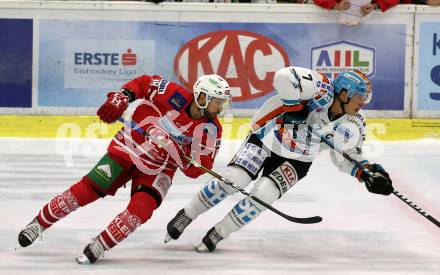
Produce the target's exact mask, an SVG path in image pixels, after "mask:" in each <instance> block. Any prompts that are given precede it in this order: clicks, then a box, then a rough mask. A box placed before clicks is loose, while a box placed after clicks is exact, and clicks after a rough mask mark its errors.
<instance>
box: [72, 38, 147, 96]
mask: <svg viewBox="0 0 440 275" xmlns="http://www.w3.org/2000/svg"><path fill="white" fill-rule="evenodd" d="M152 57H154V42H153V41H139V40H132V41H127V40H123V41H121V40H74V39H68V40H66V41H65V53H64V59H65V63H64V64H65V66H64V86H65V88H96V87H99V88H114V87H120V86H121V84H122V83H123V82H126V81H128V80H130V79H133V78H134V77H136V76H138V75H141V74H144V73H145V70H146V68H151V67H152V66H153V61H152V60H154V58H152Z"/></svg>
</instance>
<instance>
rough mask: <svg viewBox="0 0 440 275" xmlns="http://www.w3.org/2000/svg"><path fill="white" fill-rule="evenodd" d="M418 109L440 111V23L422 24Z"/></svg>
mask: <svg viewBox="0 0 440 275" xmlns="http://www.w3.org/2000/svg"><path fill="white" fill-rule="evenodd" d="M417 66H418V71H419V73H418V83H417V84H418V89H417V109H418V110H424V111H432V110H437V111H440V22H422V23H420V46H419V64H417Z"/></svg>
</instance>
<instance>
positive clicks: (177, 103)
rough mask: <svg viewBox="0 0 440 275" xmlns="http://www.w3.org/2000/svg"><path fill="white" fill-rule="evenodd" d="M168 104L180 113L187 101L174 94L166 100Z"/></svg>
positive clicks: (178, 94)
mask: <svg viewBox="0 0 440 275" xmlns="http://www.w3.org/2000/svg"><path fill="white" fill-rule="evenodd" d="M168 103H169V104H170V105H171V106H172V107H173V108H174V110H176V111H180V110H181V109H182V107H183V106H185V105H186V103H187V100H186V99H185V98H184V97H183V95H181V94H180V93H178V92H176V93H174V95H172V96H171V97H170V98H169V99H168Z"/></svg>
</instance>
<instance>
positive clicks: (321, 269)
mask: <svg viewBox="0 0 440 275" xmlns="http://www.w3.org/2000/svg"><path fill="white" fill-rule="evenodd" d="M107 143H108V140H68V141H62V140H56V141H55V140H53V139H1V141H0V216H1V222H0V274H13V275H14V274H15V275H20V274H57V275H64V274H118V275H120V274H130V275H133V274H160V275H165V274H437V275H438V274H440V229H439V228H437V227H435V226H434V225H433V224H431V223H430V222H429V221H427V220H426V219H425V218H424V217H422V216H421V215H419V214H418V213H416V212H415V211H414V210H412V209H411V208H409V207H408V206H407V205H406V204H404V203H402V202H401V201H399V200H398V199H397V198H396V197H394V196H389V197H384V196H379V195H373V194H371V193H368V192H367V190H366V189H365V187H364V186H363V184H359V183H357V181H355V180H354V179H353V178H351V177H350V176H348V175H345V174H342V173H341V172H339V171H338V170H337V169H336V167H334V166H333V164H332V163H331V161H330V158H329V154H328V152H324V153H323V154H321V155H320V157H319V158H317V159H316V161H315V162H314V164H313V165H312V167H311V170H310V172H309V174H308V176H307V177H306V178H305V179H303V180H302V181H300V182H299V183H298V184H297V185H295V186H294V187H293V188H292V189H291V190H290V191H289V192H288V193H287V194H286V195H285V196H284V197H283V198H281V199H280V200H279V201H278V202H276V203H275V204H274V206H275V207H277V208H279V209H280V210H282V211H284V212H286V213H289V214H292V215H294V216H300V217H306V216H314V215H320V216H322V217H323V218H324V220H323V222H321V223H319V224H315V225H302V224H295V223H291V222H288V221H286V220H284V219H283V218H281V217H279V216H277V215H275V214H273V213H271V212H269V211H266V212H265V213H263V214H262V215H261V216H260V217H258V218H257V219H256V220H255V221H254V222H253V223H252V224H250V225H249V226H248V227H245V228H244V229H243V230H241V231H239V232H237V233H235V234H232V235H231V236H230V238H229V239H226V240H224V241H222V242H221V243H220V244H219V245H218V247H217V250H216V251H215V252H214V253H211V254H198V253H196V252H195V251H194V246H195V245H196V244H198V243H199V242H200V240H201V238H202V237H203V236H204V235H205V233H206V231H207V230H209V229H210V228H211V227H212V226H213V225H214V224H215V223H216V222H218V221H219V220H221V219H222V218H223V216H224V215H225V214H226V213H227V212H228V211H229V209H230V208H231V207H232V206H233V205H234V204H235V203H236V202H237V201H238V200H239V199H240V198H241V196H240V195H234V196H231V197H230V198H228V199H227V200H226V201H224V202H223V203H222V205H219V206H217V207H216V208H214V209H211V211H209V212H207V213H205V214H204V215H202V216H200V217H199V218H198V219H197V220H195V221H194V222H193V223H192V224H191V225H190V226H189V228H188V229H187V231H185V233H184V234H183V235H182V236H181V238H180V239H179V240H178V241H174V242H170V243H168V244H164V243H163V239H164V236H165V228H166V224H167V223H168V221H169V220H170V219H171V218H172V217H174V215H175V213H176V212H177V211H178V210H179V209H181V208H182V207H183V206H184V205H185V204H186V203H187V202H188V201H189V200H190V198H191V197H192V196H193V195H194V194H195V193H196V192H197V191H198V190H199V189H200V188H201V186H202V184H203V182H204V181H205V180H206V179H208V177H207V176H203V177H201V178H199V179H197V180H192V179H188V178H185V177H184V176H183V175H182V174H181V173H178V174H177V176H176V177H175V180H174V184H173V186H172V187H171V189H170V191H169V193H168V195H167V197H166V198H165V200H164V202H163V203H162V206H161V207H160V208H159V209H158V210H156V211H155V212H154V214H153V217H152V218H151V220H149V221H148V222H147V223H146V224H144V225H142V226H141V227H139V228H138V229H137V231H136V232H134V234H132V235H131V236H129V237H128V238H127V239H126V240H124V241H123V242H122V243H121V244H119V245H118V246H116V247H115V248H114V249H113V250H111V251H109V252H106V254H105V257H104V258H103V259H102V260H100V261H99V262H97V263H96V264H95V265H78V264H77V263H76V262H75V260H74V258H75V256H77V255H79V254H80V253H81V251H82V250H83V248H84V246H85V245H86V244H87V243H88V242H89V241H90V238H92V237H94V236H96V235H97V234H99V233H100V232H101V231H102V230H103V229H104V228H105V227H106V226H107V225H108V223H109V222H110V221H111V220H112V219H113V218H114V217H115V215H116V214H118V213H120V212H121V211H122V210H124V209H125V207H126V205H127V203H128V200H129V188H126V189H121V190H119V192H118V193H117V194H116V196H115V197H106V198H104V199H101V200H98V201H97V202H95V203H94V204H91V205H89V206H86V207H85V208H82V209H79V210H78V211H76V212H75V213H73V214H71V215H70V216H68V217H66V218H65V219H63V220H61V221H60V222H58V223H57V224H55V225H54V226H53V227H52V228H50V229H49V230H47V231H45V232H44V234H43V241H36V243H35V244H33V245H32V246H30V247H28V248H26V249H21V250H18V251H14V248H15V247H16V246H17V245H18V244H17V235H18V232H19V231H20V229H21V228H23V227H24V226H25V225H26V224H27V223H28V222H29V221H30V220H31V219H33V218H34V217H35V216H36V215H37V213H38V211H39V210H40V208H41V207H42V206H43V205H44V204H45V203H46V202H48V201H49V200H50V199H51V198H52V197H53V196H55V195H56V194H58V193H60V192H62V191H64V190H65V189H67V188H68V187H69V186H70V185H71V184H73V183H75V182H76V181H77V180H79V179H80V177H81V176H82V175H84V174H85V173H87V172H88V171H89V169H91V168H92V167H93V166H94V164H95V163H96V161H97V160H98V159H99V158H100V157H101V156H102V155H103V154H104V152H105V148H106V145H107ZM238 145H239V143H237V142H225V143H224V144H223V146H222V149H221V150H220V155H219V157H218V159H217V162H216V165H215V168H214V170H216V171H218V172H221V169H222V167H224V166H225V164H226V163H227V162H228V160H229V159H230V157H231V155H232V154H233V153H234V151H235V150H234V148H237V146H238ZM366 147H367V148H366V149H367V151H369V154H370V155H369V156H370V159H371V161H373V162H378V163H381V164H383V166H384V167H385V168H386V169H387V170H388V171H389V172H390V175H391V177H392V179H393V182H394V186H395V188H396V189H397V190H399V191H400V192H402V193H403V194H405V195H407V196H408V197H409V198H410V199H411V200H413V201H414V202H416V203H417V204H418V205H419V206H420V207H422V209H424V210H426V211H427V212H428V213H429V214H431V215H432V216H434V217H436V218H437V219H439V218H440V181H439V173H440V171H439V170H440V169H439V168H440V141H439V140H428V139H427V140H421V141H414V142H387V143H377V144H376V143H373V144H371V143H370V144H367V146H366Z"/></svg>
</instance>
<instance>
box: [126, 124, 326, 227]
mask: <svg viewBox="0 0 440 275" xmlns="http://www.w3.org/2000/svg"><path fill="white" fill-rule="evenodd" d="M118 120H119V121H120V122H122V123H124V125H127V126H129V127H130V128H131V129H133V130H135V131H137V132H138V133H140V134H141V135H144V136H147V137H148V138H151V140H153V141H154V142H155V143H157V144H159V145H160V146H164V147H165V144H163V143H162V142H161V141H159V140H157V139H156V138H154V137H153V136H151V135H150V134H149V133H147V132H146V131H145V130H144V129H142V128H140V127H139V126H138V125H137V123H136V122H135V121H130V122H129V121H127V120H125V119H124V118H123V117H119V118H118ZM181 156H182V157H183V158H184V159H185V160H186V161H188V162H189V163H191V164H193V165H194V166H196V167H198V168H200V169H202V170H203V171H205V172H206V173H208V174H210V175H211V176H213V177H215V178H217V179H219V180H221V181H223V182H224V183H226V184H227V185H229V186H231V187H232V188H234V189H235V190H237V191H239V192H240V193H242V194H243V195H245V196H248V197H250V198H252V199H253V200H254V201H256V202H257V203H259V204H261V205H262V206H264V207H266V208H267V209H269V210H270V211H272V212H274V213H276V214H278V215H280V216H281V217H283V218H285V219H286V220H288V221H291V222H295V223H302V224H312V223H319V222H321V221H322V218H321V217H319V216H313V217H307V218H298V217H292V216H289V215H287V214H285V213H283V212H281V211H279V210H278V209H276V208H274V207H272V206H271V205H270V204H267V203H266V202H264V201H263V200H261V199H259V198H258V197H255V196H253V195H251V194H249V193H248V192H246V190H244V189H243V188H241V187H239V186H237V185H235V184H234V183H232V182H230V181H229V180H227V179H225V178H224V177H223V176H221V175H219V174H217V173H216V172H214V171H212V170H211V169H208V168H206V167H204V166H203V165H201V164H200V163H198V162H196V161H195V160H193V158H191V157H190V156H188V155H186V154H185V153H183V152H182V154H181Z"/></svg>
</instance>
